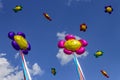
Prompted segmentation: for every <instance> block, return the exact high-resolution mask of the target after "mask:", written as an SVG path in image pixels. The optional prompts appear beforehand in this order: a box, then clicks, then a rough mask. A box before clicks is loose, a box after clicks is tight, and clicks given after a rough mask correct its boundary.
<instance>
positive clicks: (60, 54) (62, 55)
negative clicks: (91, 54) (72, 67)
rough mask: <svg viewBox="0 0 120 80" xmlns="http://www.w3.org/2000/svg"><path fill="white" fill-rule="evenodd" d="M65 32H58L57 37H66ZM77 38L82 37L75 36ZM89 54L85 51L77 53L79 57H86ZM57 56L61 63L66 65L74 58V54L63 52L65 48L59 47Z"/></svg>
mask: <svg viewBox="0 0 120 80" xmlns="http://www.w3.org/2000/svg"><path fill="white" fill-rule="evenodd" d="M65 35H66V34H65V32H62V33H59V32H58V33H57V37H58V39H64V38H65ZM75 37H76V39H81V38H80V37H79V36H75ZM87 55H88V52H87V51H85V52H84V53H83V54H82V55H76V56H77V57H82V56H83V57H85V56H87ZM56 57H57V58H58V59H59V60H60V63H61V65H65V64H67V63H68V62H70V61H71V60H72V59H73V55H66V54H65V53H64V52H63V49H59V51H58V53H57V55H56Z"/></svg>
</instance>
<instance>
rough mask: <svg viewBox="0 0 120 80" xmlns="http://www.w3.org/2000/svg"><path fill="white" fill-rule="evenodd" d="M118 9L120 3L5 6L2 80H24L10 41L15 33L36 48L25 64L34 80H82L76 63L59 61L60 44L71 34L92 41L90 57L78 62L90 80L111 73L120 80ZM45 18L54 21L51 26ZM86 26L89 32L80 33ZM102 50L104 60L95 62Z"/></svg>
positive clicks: (6, 2) (56, 0)
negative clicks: (110, 9) (53, 70)
mask: <svg viewBox="0 0 120 80" xmlns="http://www.w3.org/2000/svg"><path fill="white" fill-rule="evenodd" d="M119 3H120V1H119V0H114V1H113V0H111V1H109V0H52V1H50V0H29V1H27V0H12V1H10V0H0V27H1V29H0V53H1V54H0V55H1V56H0V70H2V72H4V73H0V80H22V76H21V75H22V72H21V71H22V68H21V66H22V65H21V60H20V56H18V57H17V58H15V55H16V54H17V53H18V51H16V50H14V49H13V48H12V46H11V40H10V39H9V38H8V37H7V34H8V32H10V31H14V32H16V33H17V32H24V33H25V35H26V38H27V40H28V41H29V42H30V44H31V47H32V49H31V51H30V52H29V54H28V55H26V56H25V58H26V60H27V62H28V67H29V68H30V70H31V75H32V78H33V80H78V76H77V72H76V69H75V65H74V63H73V60H71V61H69V62H68V63H66V64H64V65H61V60H60V59H61V58H58V57H57V55H58V54H59V49H58V48H57V43H58V41H59V39H58V38H63V37H64V35H65V34H68V33H69V34H73V35H76V36H79V37H80V38H83V39H85V40H87V41H88V46H87V47H86V50H87V53H88V55H87V56H83V57H80V58H78V60H79V62H80V64H81V67H82V69H83V72H84V75H85V77H86V80H106V79H107V78H105V77H104V76H103V75H102V74H101V73H100V70H106V71H107V73H108V75H109V76H110V78H109V80H120V76H119V74H120V69H119V67H120V64H119V61H120V58H119V56H120V54H119V52H120V51H119V46H120V43H119V41H120V37H119V34H120V27H119V26H120V23H119V21H120V16H119V15H120V5H119ZM16 5H21V6H23V10H22V11H20V12H18V13H14V12H13V10H12V9H13V8H14V7H15V6H16ZM108 5H111V6H112V7H113V12H112V14H108V13H105V12H104V7H105V6H108ZM43 12H47V13H48V14H49V15H50V16H51V18H52V21H48V20H46V19H45V18H44V16H43ZM82 23H86V25H87V26H88V29H87V31H86V32H81V31H80V30H79V26H80V24H82ZM61 35H62V36H61ZM97 50H102V51H103V52H104V54H103V56H101V57H100V58H97V59H96V58H95V57H94V53H95V52H96V51H97ZM68 59H69V58H68ZM51 67H55V68H56V70H57V74H56V76H53V75H52V74H51V72H50V70H51ZM5 70H6V71H5ZM13 73H16V74H13Z"/></svg>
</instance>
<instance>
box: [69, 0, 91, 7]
mask: <svg viewBox="0 0 120 80" xmlns="http://www.w3.org/2000/svg"><path fill="white" fill-rule="evenodd" d="M72 2H91V0H68V2H67V5H68V6H70V5H71V4H72Z"/></svg>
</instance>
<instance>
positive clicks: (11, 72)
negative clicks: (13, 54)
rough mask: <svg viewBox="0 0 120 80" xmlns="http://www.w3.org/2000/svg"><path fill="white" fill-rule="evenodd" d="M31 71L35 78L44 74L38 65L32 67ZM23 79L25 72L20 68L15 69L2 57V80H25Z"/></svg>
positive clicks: (0, 58)
mask: <svg viewBox="0 0 120 80" xmlns="http://www.w3.org/2000/svg"><path fill="white" fill-rule="evenodd" d="M0 55H3V54H0ZM30 70H31V74H33V76H35V75H38V74H41V73H43V71H42V70H41V68H40V66H39V65H38V64H37V63H35V64H34V65H32V69H30ZM23 78H24V77H23V70H20V68H19V66H17V67H14V66H12V65H11V64H10V63H9V61H8V60H7V59H6V58H5V57H0V80H23Z"/></svg>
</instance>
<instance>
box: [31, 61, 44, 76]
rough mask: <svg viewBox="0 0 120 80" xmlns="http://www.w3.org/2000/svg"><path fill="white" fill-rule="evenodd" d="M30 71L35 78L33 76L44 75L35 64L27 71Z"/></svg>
mask: <svg viewBox="0 0 120 80" xmlns="http://www.w3.org/2000/svg"><path fill="white" fill-rule="evenodd" d="M29 70H30V73H31V74H32V75H33V76H35V75H42V74H43V73H44V71H43V70H42V69H41V67H40V66H39V65H38V64H37V63H35V64H34V65H33V66H32V69H29Z"/></svg>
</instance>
